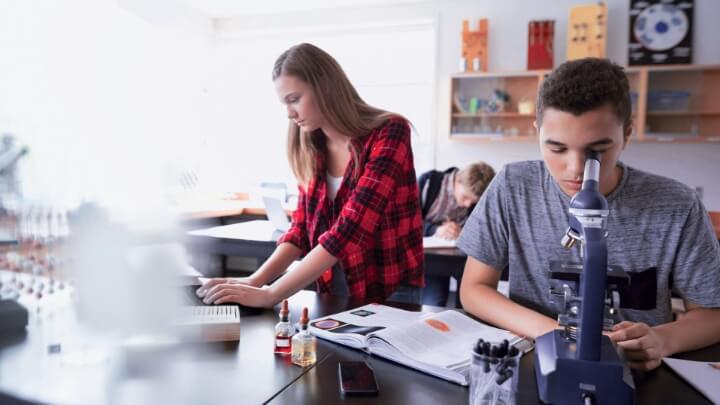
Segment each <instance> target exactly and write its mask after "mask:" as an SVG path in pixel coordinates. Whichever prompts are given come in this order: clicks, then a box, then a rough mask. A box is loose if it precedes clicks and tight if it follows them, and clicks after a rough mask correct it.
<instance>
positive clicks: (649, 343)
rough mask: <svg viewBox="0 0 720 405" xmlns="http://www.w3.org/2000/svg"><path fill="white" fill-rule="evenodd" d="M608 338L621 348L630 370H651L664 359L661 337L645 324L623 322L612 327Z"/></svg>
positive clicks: (664, 346) (663, 344) (663, 346)
mask: <svg viewBox="0 0 720 405" xmlns="http://www.w3.org/2000/svg"><path fill="white" fill-rule="evenodd" d="M608 336H609V337H610V339H611V340H612V341H613V342H615V343H616V344H617V345H618V346H620V347H622V348H623V350H624V351H625V355H626V356H627V359H628V366H630V368H634V369H637V370H643V371H649V370H653V369H655V368H657V367H658V366H660V364H661V363H662V358H663V357H665V352H666V344H665V342H664V340H663V337H662V336H661V335H660V334H658V333H657V332H656V331H655V329H653V328H651V327H650V326H648V325H647V324H644V323H636V322H629V321H623V322H620V323H619V324H617V325H615V326H613V330H612V332H610V333H609V334H608Z"/></svg>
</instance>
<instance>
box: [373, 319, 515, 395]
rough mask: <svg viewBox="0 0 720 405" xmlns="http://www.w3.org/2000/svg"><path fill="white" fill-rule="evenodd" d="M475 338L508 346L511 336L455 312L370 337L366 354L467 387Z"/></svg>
mask: <svg viewBox="0 0 720 405" xmlns="http://www.w3.org/2000/svg"><path fill="white" fill-rule="evenodd" d="M478 338H483V339H485V340H489V341H494V342H501V341H502V340H503V339H507V340H509V341H510V342H511V343H512V342H513V341H515V340H518V339H519V338H518V337H517V336H515V335H513V334H512V333H510V332H508V331H505V330H502V329H497V328H493V327H491V326H487V325H484V324H482V323H480V322H477V321H475V320H473V319H471V318H470V317H468V316H466V315H463V314H461V313H460V312H457V311H444V312H440V313H431V314H425V316H423V317H422V318H421V319H419V320H416V321H414V322H411V323H409V324H407V325H405V326H403V327H400V328H389V329H384V330H382V331H378V332H375V333H373V335H372V336H371V338H370V340H369V341H368V347H369V351H370V352H371V353H374V354H377V355H379V356H382V357H387V358H389V359H391V360H394V361H397V362H399V363H402V364H406V365H408V366H411V367H414V368H417V369H419V370H422V371H425V372H427V373H430V374H433V375H437V376H440V377H442V378H445V379H447V380H450V381H455V382H457V383H459V384H463V385H465V384H467V372H468V370H469V367H470V361H471V359H472V355H471V351H472V347H473V344H474V343H475V342H476V341H477V339H478Z"/></svg>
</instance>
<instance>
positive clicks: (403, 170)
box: [278, 118, 424, 299]
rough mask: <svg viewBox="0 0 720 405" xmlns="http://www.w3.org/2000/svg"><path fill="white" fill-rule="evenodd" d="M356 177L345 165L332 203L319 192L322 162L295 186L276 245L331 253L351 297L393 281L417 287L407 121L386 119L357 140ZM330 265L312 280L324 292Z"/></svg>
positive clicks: (416, 206)
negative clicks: (287, 223) (293, 204)
mask: <svg viewBox="0 0 720 405" xmlns="http://www.w3.org/2000/svg"><path fill="white" fill-rule="evenodd" d="M353 142H359V145H360V146H362V153H361V157H360V164H361V166H360V167H362V171H361V172H360V175H359V178H357V179H355V178H354V177H353V173H354V169H355V162H353V161H352V160H351V161H350V163H349V164H348V167H347V169H346V171H345V175H344V177H343V180H342V184H341V185H340V189H339V190H338V193H337V195H336V196H335V200H334V201H330V200H329V199H328V198H327V197H326V194H327V181H326V167H325V163H324V161H323V160H322V159H318V168H317V173H316V175H315V178H314V179H313V180H311V181H310V183H309V184H308V186H307V189H304V188H303V187H299V199H298V206H297V210H296V211H295V213H294V215H293V218H292V226H291V227H290V229H289V230H288V231H287V232H286V233H285V234H284V235H283V236H282V237H281V238H280V240H279V241H278V244H280V243H284V242H290V243H292V244H293V245H295V246H297V247H298V248H300V250H301V251H302V255H303V256H304V255H305V254H307V253H308V252H309V251H310V250H311V249H313V248H314V247H315V246H317V245H318V244H320V245H322V246H323V247H324V248H325V249H326V250H327V251H328V252H329V253H330V254H332V255H333V256H335V257H336V258H338V260H339V263H340V265H341V266H342V269H343V271H344V273H345V276H346V278H347V285H348V292H349V294H350V296H351V297H353V298H360V299H384V298H387V297H388V296H390V295H391V294H392V293H393V292H394V291H395V290H397V288H398V286H399V284H400V282H405V283H407V284H409V285H412V286H416V287H423V286H424V279H423V246H422V232H423V222H422V217H421V213H420V203H419V201H420V198H419V192H418V187H417V180H416V178H415V168H414V166H413V155H412V150H411V148H410V127H409V125H408V123H407V122H406V121H405V120H403V119H401V118H391V119H389V120H388V121H387V122H385V123H384V124H383V125H381V126H380V127H378V128H376V129H374V130H372V131H371V132H370V134H369V135H368V136H366V137H364V138H361V139H359V140H354V141H353ZM331 280H332V269H327V270H326V271H325V273H323V274H322V276H321V277H320V278H319V279H318V280H317V285H318V291H320V292H330V291H331Z"/></svg>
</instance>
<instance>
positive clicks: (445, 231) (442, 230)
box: [435, 221, 462, 240]
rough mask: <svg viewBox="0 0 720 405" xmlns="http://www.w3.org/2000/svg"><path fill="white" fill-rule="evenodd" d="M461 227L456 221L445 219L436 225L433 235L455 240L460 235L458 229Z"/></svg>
mask: <svg viewBox="0 0 720 405" xmlns="http://www.w3.org/2000/svg"><path fill="white" fill-rule="evenodd" d="M461 229H462V228H461V227H460V225H459V224H458V223H457V222H453V221H445V222H444V223H443V224H442V225H440V226H438V227H437V230H436V231H435V236H437V237H439V238H443V239H448V240H455V239H457V238H458V237H459V236H460V230H461Z"/></svg>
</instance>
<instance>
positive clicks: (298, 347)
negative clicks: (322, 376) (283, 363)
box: [292, 307, 317, 367]
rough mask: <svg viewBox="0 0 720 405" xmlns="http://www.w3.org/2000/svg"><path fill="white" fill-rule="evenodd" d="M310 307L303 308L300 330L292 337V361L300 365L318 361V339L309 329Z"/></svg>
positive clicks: (303, 365)
mask: <svg viewBox="0 0 720 405" xmlns="http://www.w3.org/2000/svg"><path fill="white" fill-rule="evenodd" d="M308 322H309V319H308V309H307V307H304V308H303V311H302V317H300V332H299V333H297V334H296V335H295V336H293V338H292V362H293V364H297V365H298V366H300V367H308V366H312V365H313V364H315V362H316V361H317V340H316V338H315V336H313V335H311V334H310V331H309V330H308Z"/></svg>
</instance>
